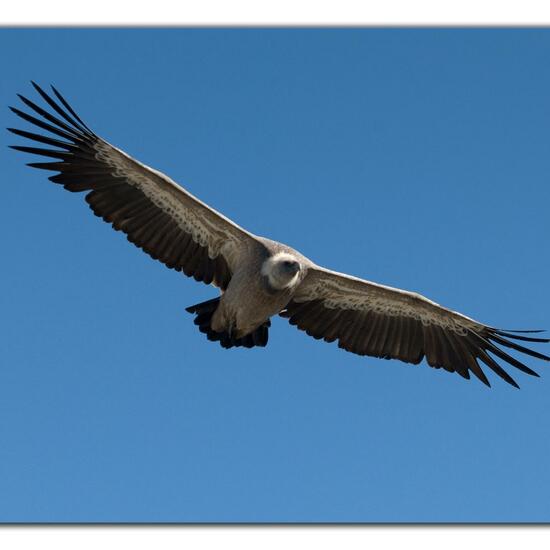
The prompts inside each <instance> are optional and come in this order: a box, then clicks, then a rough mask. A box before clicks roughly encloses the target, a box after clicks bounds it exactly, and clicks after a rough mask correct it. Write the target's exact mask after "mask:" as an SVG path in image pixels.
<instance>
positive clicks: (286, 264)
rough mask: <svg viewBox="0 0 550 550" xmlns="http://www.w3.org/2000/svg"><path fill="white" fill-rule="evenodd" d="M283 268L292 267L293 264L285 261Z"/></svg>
mask: <svg viewBox="0 0 550 550" xmlns="http://www.w3.org/2000/svg"><path fill="white" fill-rule="evenodd" d="M284 265H285V267H292V266H293V265H294V262H291V261H289V260H286V261H285V263H284Z"/></svg>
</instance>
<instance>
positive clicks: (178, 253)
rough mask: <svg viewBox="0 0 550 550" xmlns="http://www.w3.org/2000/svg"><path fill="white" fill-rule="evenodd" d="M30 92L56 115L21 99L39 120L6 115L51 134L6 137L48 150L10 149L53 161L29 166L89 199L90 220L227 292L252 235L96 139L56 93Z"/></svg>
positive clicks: (20, 133)
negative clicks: (104, 224)
mask: <svg viewBox="0 0 550 550" xmlns="http://www.w3.org/2000/svg"><path fill="white" fill-rule="evenodd" d="M33 86H34V88H35V89H36V91H37V92H38V93H39V94H40V96H41V97H42V98H43V99H44V101H45V102H46V103H47V104H48V105H49V106H50V107H51V109H53V111H55V113H56V115H58V116H54V115H53V114H51V113H50V112H48V111H46V110H45V109H43V108H41V107H39V106H38V105H36V104H35V103H33V102H32V101H30V100H28V99H27V98H25V97H23V96H21V95H19V97H20V99H21V100H22V101H23V103H24V104H25V105H26V106H27V107H29V108H30V109H32V111H34V113H36V114H37V115H39V117H36V116H33V115H30V114H28V113H25V112H23V111H21V110H19V109H16V108H14V107H10V109H11V110H12V111H13V112H14V113H15V114H17V115H18V116H20V117H21V118H22V119H24V120H25V121H27V122H30V123H31V124H33V125H34V126H36V127H38V128H40V129H41V130H46V132H49V134H52V135H42V134H36V133H32V132H28V131H25V130H19V129H15V128H8V130H9V131H10V132H12V133H14V134H16V135H18V136H21V137H24V138H27V139H30V140H32V141H35V142H38V143H40V144H45V145H48V146H51V147H52V148H41V147H27V146H21V145H12V146H11V147H12V148H13V149H17V150H18V151H24V152H27V153H33V154H36V155H41V156H43V157H46V158H49V159H54V160H53V161H50V162H33V163H30V164H29V166H32V167H34V168H40V169H43V170H51V171H53V172H57V174H56V175H54V176H51V177H50V178H49V179H50V180H51V181H53V182H55V183H59V184H61V185H63V187H64V188H65V189H67V190H69V191H73V192H79V191H86V192H88V193H87V195H86V201H87V202H88V204H89V205H90V207H91V209H92V210H93V211H94V213H95V214H96V215H97V216H100V217H101V218H103V219H104V220H105V221H106V222H108V223H110V224H112V226H113V228H114V229H115V230H117V231H123V232H124V233H126V235H127V236H128V240H129V241H130V242H132V243H134V244H135V245H136V246H138V247H140V248H142V249H143V250H144V251H145V252H147V253H148V254H149V255H150V256H152V257H153V258H154V259H156V260H160V261H161V262H163V263H164V264H165V265H167V266H168V267H170V268H173V269H176V270H178V271H183V272H184V273H185V274H186V275H188V276H190V277H191V276H192V277H194V278H195V279H196V280H197V281H203V282H205V283H207V284H210V283H214V284H215V285H216V286H218V287H220V288H221V289H225V288H226V287H227V285H228V284H229V280H230V278H231V274H232V272H233V271H234V269H235V266H236V264H237V262H238V261H239V255H240V253H241V251H242V250H243V247H244V245H245V244H246V241H251V240H255V238H254V236H253V235H252V234H250V233H248V232H247V231H245V230H244V229H242V228H240V227H239V226H237V225H236V224H234V223H233V222H232V221H231V220H229V219H228V218H226V217H224V216H222V215H221V214H220V213H218V212H216V211H215V210H213V209H212V208H210V207H208V206H207V205H206V204H204V203H203V202H201V201H200V200H198V199H197V198H195V197H194V196H193V195H191V194H190V193H188V192H187V191H185V190H184V189H182V188H181V187H180V186H179V185H178V184H176V183H175V182H174V181H172V180H171V179H170V178H168V177H167V176H165V175H164V174H162V173H161V172H158V171H156V170H153V169H152V168H149V167H148V166H145V165H144V164H141V163H140V162H138V161H137V160H135V159H133V158H132V157H130V156H129V155H127V154H126V153H124V152H123V151H121V150H120V149H117V148H116V147H114V146H112V145H110V144H109V143H107V142H106V141H104V140H103V139H101V138H100V137H98V136H97V135H96V134H94V132H92V130H90V129H89V128H88V126H86V124H84V122H83V121H82V120H81V119H80V117H79V116H78V115H77V114H76V113H75V112H74V110H73V109H72V108H71V107H70V106H69V104H68V103H67V102H66V101H65V99H64V98H63V97H62V96H61V94H60V93H59V92H58V91H57V90H56V89H55V88H54V87H53V86H52V91H53V94H54V96H49V95H48V94H46V92H44V91H43V90H42V89H41V88H40V87H39V86H38V85H36V84H35V83H34V82H33ZM58 138H61V139H58Z"/></svg>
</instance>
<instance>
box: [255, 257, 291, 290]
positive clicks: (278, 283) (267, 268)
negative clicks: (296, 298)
mask: <svg viewBox="0 0 550 550" xmlns="http://www.w3.org/2000/svg"><path fill="white" fill-rule="evenodd" d="M284 261H290V262H295V261H297V258H296V257H294V256H293V255H292V254H289V253H288V252H278V253H277V254H275V255H274V256H271V257H270V258H268V259H267V260H266V261H265V262H264V263H263V264H262V269H261V273H262V275H264V276H265V277H267V280H268V281H269V285H270V286H271V287H272V288H274V289H276V290H284V289H285V288H291V287H292V286H294V285H295V284H296V282H297V281H298V277H299V272H298V273H296V275H294V277H292V279H290V280H288V279H286V278H281V277H280V274H279V270H278V265H277V264H280V263H281V262H284Z"/></svg>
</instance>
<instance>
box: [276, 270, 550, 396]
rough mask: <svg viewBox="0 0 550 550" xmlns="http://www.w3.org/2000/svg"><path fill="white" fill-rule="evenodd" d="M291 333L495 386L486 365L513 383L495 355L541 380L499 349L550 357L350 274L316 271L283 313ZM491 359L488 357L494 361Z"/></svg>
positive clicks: (412, 296) (447, 311) (418, 298)
mask: <svg viewBox="0 0 550 550" xmlns="http://www.w3.org/2000/svg"><path fill="white" fill-rule="evenodd" d="M281 316H282V317H286V318H288V319H289V321H290V323H291V324H292V325H296V326H297V327H298V328H299V329H301V330H304V331H306V333H307V334H309V335H310V336H313V337H314V338H317V339H320V338H323V339H324V340H325V341H327V342H333V341H334V340H338V345H339V347H341V348H343V349H345V350H347V351H351V352H353V353H356V354H359V355H372V356H374V357H382V358H385V359H399V360H401V361H404V362H406V363H415V364H416V363H420V361H421V360H422V359H423V358H424V356H425V357H426V360H427V362H428V364H429V365H430V366H432V367H435V368H443V369H445V370H447V371H450V372H458V374H460V375H461V376H463V377H464V378H469V377H470V375H469V373H470V372H472V373H473V374H475V375H476V376H477V377H478V378H479V379H480V380H481V381H482V382H484V383H485V384H487V385H489V381H488V380H487V377H486V376H485V374H484V373H483V370H482V369H481V366H480V364H479V361H481V362H482V363H484V364H485V365H487V366H488V367H489V368H490V369H491V370H493V371H494V372H495V373H496V374H498V375H499V376H500V377H501V378H503V379H504V380H506V381H507V382H508V383H510V384H512V385H513V386H516V387H517V384H516V382H515V381H514V380H513V378H512V377H511V376H510V375H509V374H508V373H507V372H506V371H505V370H504V369H503V368H502V367H501V366H500V365H499V364H498V363H497V361H496V360H495V359H494V358H493V357H491V356H490V355H489V353H492V354H493V355H495V356H496V357H498V358H499V359H501V360H503V361H505V362H507V363H508V364H510V365H512V366H514V367H516V368H518V369H520V370H521V371H523V372H525V373H527V374H531V375H535V376H538V375H537V374H536V373H535V372H534V371H533V370H531V369H530V368H529V367H527V366H526V365H524V364H523V363H522V362H520V361H518V360H517V359H515V358H514V357H512V356H511V355H509V354H508V353H506V352H505V351H504V350H503V349H501V348H500V347H499V346H504V347H506V348H512V349H514V350H517V351H520V352H522V353H525V354H527V355H531V356H532V357H537V358H539V359H543V360H546V361H550V357H548V356H546V355H543V354H542V353H539V352H537V351H534V350H531V349H529V348H526V347H524V346H521V345H519V344H517V343H516V342H513V341H512V340H523V341H528V342H548V341H549V340H548V339H546V338H533V337H531V336H524V335H522V334H512V332H519V333H521V332H538V331H512V332H511V331H504V330H500V329H495V328H493V327H490V326H487V325H484V324H482V323H479V322H477V321H474V320H473V319H470V318H469V317H466V316H465V315H462V314H460V313H458V312H456V311H452V310H450V309H447V308H445V307H443V306H440V305H439V304H436V303H435V302H432V301H431V300H428V299H427V298H425V297H424V296H421V295H420V294H416V293H413V292H407V291H404V290H399V289H397V288H391V287H388V286H383V285H379V284H376V283H372V282H370V281H365V280H363V279H358V278H356V277H352V276H350V275H346V274H344V273H337V272H335V271H330V270H328V269H324V268H322V267H319V266H312V267H310V268H309V269H308V273H307V275H306V277H305V278H304V280H303V281H302V282H301V283H300V285H299V286H298V288H297V290H296V293H295V295H294V297H293V299H292V301H291V302H290V303H289V304H288V305H287V307H286V308H285V309H284V310H283V311H282V312H281ZM488 352H489V353H488Z"/></svg>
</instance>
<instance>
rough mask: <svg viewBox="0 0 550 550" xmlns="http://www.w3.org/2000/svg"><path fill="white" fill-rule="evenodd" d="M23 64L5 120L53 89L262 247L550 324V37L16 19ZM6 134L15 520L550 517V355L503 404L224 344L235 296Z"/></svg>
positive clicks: (328, 353)
mask: <svg viewBox="0 0 550 550" xmlns="http://www.w3.org/2000/svg"><path fill="white" fill-rule="evenodd" d="M0 52H1V53H0V59H1V61H2V79H1V80H0V103H1V105H2V106H3V107H2V112H3V115H2V122H3V126H4V127H6V126H17V127H25V124H24V123H23V122H20V121H19V119H17V117H15V115H13V114H12V113H11V112H9V111H8V108H7V106H8V105H18V99H17V97H16V95H15V94H16V93H18V92H19V93H23V94H24V95H28V96H29V97H31V98H32V99H36V94H35V92H34V91H33V90H32V88H31V86H30V83H29V81H30V79H33V80H36V81H37V82H38V83H40V84H43V85H44V86H46V85H48V84H49V83H53V84H54V85H55V86H56V87H57V88H59V90H60V91H61V92H62V93H63V94H64V95H65V96H66V97H67V99H68V100H69V101H70V102H71V103H72V105H73V107H75V109H76V110H77V112H78V113H79V114H80V115H81V117H82V118H84V120H85V121H86V122H87V124H88V125H90V126H91V127H92V128H93V129H94V130H95V131H96V133H98V134H99V135H101V136H102V137H104V138H105V139H107V140H108V141H110V142H111V143H113V144H115V145H117V146H118V147H121V148H123V149H124V150H125V151H127V152H128V153H129V154H131V155H133V156H135V157H137V158H138V159H139V160H141V161H142V162H144V163H146V164H148V165H150V166H153V167H155V168H157V169H159V170H161V171H164V172H166V173H167V174H168V175H170V176H171V177H172V178H173V179H175V180H176V181H178V182H180V183H181V184H183V185H185V186H186V187H187V189H189V190H190V191H191V192H192V193H194V194H195V195H197V196H199V197H200V198H201V199H202V200H204V201H205V202H207V203H208V204H210V205H211V206H213V207H215V208H216V209H218V210H220V211H221V212H223V213H224V214H225V215H227V216H229V217H231V218H232V219H234V220H236V221H237V223H239V224H240V225H242V226H244V227H245V228H247V229H249V230H250V231H252V232H254V233H256V234H259V235H264V236H268V237H270V238H273V239H276V240H279V241H283V242H286V243H287V244H289V245H291V246H294V247H295V248H297V249H299V250H300V251H301V252H303V253H304V254H306V255H307V256H309V257H310V258H311V259H313V260H314V261H316V262H317V263H320V264H321V265H325V266H327V267H330V268H332V269H336V270H338V271H344V272H347V273H351V274H353V275H356V276H360V277H364V278H367V279H370V280H374V281H377V282H381V283H384V284H388V285H392V286H397V287H399V288H404V289H408V290H414V291H418V292H421V293H422V294H424V295H426V296H428V297H429V298H431V299H433V300H435V301H437V302H439V303H441V304H443V305H446V306H448V307H451V308H452V309H456V310H459V311H461V312H463V313H465V314H466V315H469V316H471V317H474V318H476V319H478V320H480V321H483V322H485V323H488V324H491V325H493V326H499V327H504V328H512V329H514V328H550V311H549V305H550V304H549V299H548V289H549V282H548V281H549V276H550V260H549V253H548V242H549V241H548V236H549V230H550V220H549V217H548V204H549V199H550V190H549V189H550V186H549V182H550V155H549V153H550V131H549V129H550V32H549V31H545V30H521V31H519V30H482V29H479V30H386V29H378V30H299V29H295V30H238V29H234V30H198V29H196V30H117V29H111V30H89V29H88V30H78V29H74V30H55V29H50V30H16V29H14V30H8V29H3V30H1V31H0ZM1 135H2V137H1V141H0V146H1V151H2V153H1V154H2V156H1V158H2V172H3V173H2V178H1V179H2V184H3V185H2V189H3V193H4V194H3V197H2V201H1V206H0V208H1V212H2V216H1V217H0V220H1V221H0V223H1V224H2V235H3V261H2V270H1V272H2V275H1V277H2V285H1V287H0V288H1V290H0V292H1V295H0V306H1V310H2V315H1V317H0V323H1V329H2V330H1V334H2V346H1V364H0V441H1V442H2V443H1V445H0V495H2V496H1V498H0V520H2V521H65V522H71V521H79V522H82V521H101V522H103V521H115V522H120V521H124V522H126V521H152V522H156V521H169V522H174V521H177V522H179V521H193V522H197V521H240V522H255V521H261V522H281V521H284V522H287V521H290V522H309V521H322V522H326V521H331V522H340V521H350V522H357V521H361V522H363V521H370V522H395V521H399V522H416V521H422V522H440V521H445V522H449V521H459V522H464V521H491V522H493V521H497V522H498V521H550V497H549V495H550V468H549V467H548V457H549V456H550V411H549V402H550V400H549V398H550V364H543V363H542V362H540V361H537V360H535V359H533V360H531V359H530V358H527V360H526V361H527V364H528V365H529V366H531V367H533V368H534V369H535V370H537V371H538V372H539V373H540V374H541V378H540V379H537V378H531V377H528V376H526V375H523V374H522V373H520V372H518V371H515V372H513V371H514V370H515V369H513V368H512V367H510V369H509V371H510V373H511V374H512V375H513V376H514V378H516V380H517V381H518V383H519V384H520V386H521V390H519V391H518V390H516V389H514V388H513V387H511V386H508V385H507V384H506V383H504V382H503V381H502V380H500V379H499V378H497V377H496V376H494V375H493V374H492V373H491V372H488V376H489V379H490V381H491V383H492V385H493V387H492V388H491V389H489V388H486V387H485V386H484V385H483V384H481V383H480V382H478V381H477V380H476V379H474V380H472V381H469V382H468V381H465V380H463V379H462V378H460V377H459V376H458V375H456V374H449V373H447V372H443V371H441V370H437V371H436V370H434V369H431V368H429V367H428V366H427V365H426V364H425V363H424V362H423V363H422V364H421V365H418V366H412V365H405V364H403V363H399V362H397V361H384V360H378V359H374V358H365V357H358V356H354V355H352V354H349V353H346V352H344V351H342V350H339V349H338V348H337V346H336V345H335V344H331V345H329V344H326V343H322V342H318V341H315V340H313V339H312V338H309V337H308V336H306V335H305V334H304V333H302V332H299V331H297V330H296V328H294V327H292V326H290V325H288V323H287V321H286V320H283V319H275V320H274V322H273V326H272V328H271V331H270V342H269V345H268V347H267V348H265V349H261V348H257V349H253V350H243V349H236V350H229V351H226V350H224V349H222V348H221V347H220V346H219V345H217V344H213V343H211V342H208V341H207V340H206V338H205V337H204V335H202V334H200V333H199V331H198V330H197V328H196V327H195V326H194V325H193V322H192V316H191V315H189V314H188V313H186V312H185V307H186V306H188V305H191V304H194V303H196V302H199V301H201V300H206V299H208V298H211V297H214V296H215V294H216V290H215V289H214V288H213V287H208V286H205V285H202V284H199V283H196V282H195V281H193V280H189V279H186V278H185V277H184V276H182V275H181V274H178V273H176V272H173V271H171V270H169V269H166V268H165V267H164V266H163V265H162V264H160V263H158V262H155V261H153V260H152V259H151V258H149V257H148V256H147V255H146V254H144V253H143V252H141V251H140V250H138V249H137V248H135V247H133V246H132V245H130V244H129V243H128V242H127V241H126V239H125V238H124V236H123V235H122V234H121V233H116V232H114V231H113V230H112V229H111V228H110V227H109V226H108V225H107V224H104V223H102V222H101V221H100V220H99V219H97V218H95V217H94V216H93V215H92V213H91V212H90V210H89V209H88V207H87V205H86V203H85V202H84V200H83V198H84V196H83V195H75V194H71V193H67V192H65V191H64V190H63V189H62V188H60V187H58V186H56V185H54V184H52V183H50V182H48V181H47V179H46V176H47V174H46V173H44V172H40V171H37V170H32V169H30V168H27V167H26V166H25V163H26V162H31V161H32V160H36V159H34V158H32V159H31V157H30V156H29V155H24V154H21V153H17V152H15V151H12V150H9V149H7V147H6V146H7V145H8V144H10V143H14V142H20V140H17V138H16V137H15V136H12V135H10V134H8V133H7V132H5V131H3V132H2V134H1ZM538 349H540V350H541V351H543V350H544V346H540V347H539V348H538ZM548 351H549V350H548V348H547V349H546V352H548Z"/></svg>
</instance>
